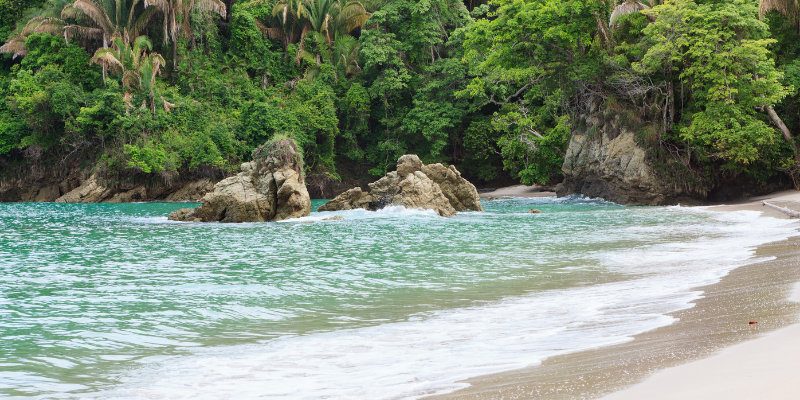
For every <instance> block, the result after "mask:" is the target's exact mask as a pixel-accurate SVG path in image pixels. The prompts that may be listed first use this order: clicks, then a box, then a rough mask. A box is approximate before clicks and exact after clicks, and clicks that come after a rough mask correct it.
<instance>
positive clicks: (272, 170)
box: [169, 139, 311, 222]
mask: <svg viewBox="0 0 800 400" xmlns="http://www.w3.org/2000/svg"><path fill="white" fill-rule="evenodd" d="M302 171H303V160H302V156H301V154H300V152H299V151H298V149H297V145H295V143H294V142H293V141H291V140H288V139H284V140H279V141H273V142H268V143H267V144H265V145H264V146H261V147H259V148H258V149H256V150H254V151H253V161H251V162H249V163H244V164H242V172H240V173H239V174H237V175H235V176H232V177H229V178H226V179H224V180H222V181H220V182H219V183H217V184H216V185H215V186H214V190H213V191H212V192H209V193H208V194H206V195H205V196H203V198H202V199H201V200H200V202H201V203H202V205H201V206H199V207H197V208H195V209H186V208H184V209H180V210H178V211H175V212H173V213H172V214H170V215H169V219H171V220H173V221H196V222H200V221H202V222H265V221H281V220H284V219H289V218H299V217H303V216H306V215H308V214H309V213H310V212H311V199H310V198H309V196H308V190H307V189H306V186H305V181H304V178H303V174H302Z"/></svg>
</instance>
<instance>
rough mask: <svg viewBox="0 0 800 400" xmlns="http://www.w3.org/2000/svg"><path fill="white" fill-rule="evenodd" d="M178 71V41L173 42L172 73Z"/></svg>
mask: <svg viewBox="0 0 800 400" xmlns="http://www.w3.org/2000/svg"><path fill="white" fill-rule="evenodd" d="M177 71H178V41H177V40H173V41H172V73H173V74H174V73H175V72H177Z"/></svg>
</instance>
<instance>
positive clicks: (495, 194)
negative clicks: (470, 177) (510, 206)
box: [480, 185, 556, 199]
mask: <svg viewBox="0 0 800 400" xmlns="http://www.w3.org/2000/svg"><path fill="white" fill-rule="evenodd" d="M555 195H556V192H552V191H549V190H545V189H544V188H542V187H541V186H525V185H516V186H508V187H504V188H499V189H495V190H494V191H491V192H483V193H480V197H481V198H482V199H488V198H501V197H555Z"/></svg>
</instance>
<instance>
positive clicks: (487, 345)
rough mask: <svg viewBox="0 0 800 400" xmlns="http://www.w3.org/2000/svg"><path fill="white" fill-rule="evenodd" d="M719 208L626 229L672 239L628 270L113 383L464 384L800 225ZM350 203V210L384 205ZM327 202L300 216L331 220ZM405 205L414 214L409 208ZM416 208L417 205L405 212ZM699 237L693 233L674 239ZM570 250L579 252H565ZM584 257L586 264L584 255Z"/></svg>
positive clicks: (567, 340)
mask: <svg viewBox="0 0 800 400" xmlns="http://www.w3.org/2000/svg"><path fill="white" fill-rule="evenodd" d="M659 212H667V213H670V212H677V213H680V212H699V213H707V214H708V218H709V220H711V221H717V222H719V223H707V224H694V225H681V226H660V227H656V228H648V227H643V228H639V227H625V228H620V229H619V230H618V231H617V232H615V234H617V235H618V236H619V237H621V238H622V239H624V238H625V237H626V236H627V237H630V238H631V239H633V238H635V237H637V236H639V235H643V234H651V233H653V232H646V231H647V230H649V229H659V230H660V233H663V235H664V238H665V239H664V240H663V241H662V242H659V243H653V244H649V245H646V246H638V247H633V248H625V249H616V250H611V251H607V252H598V253H597V254H594V255H593V257H594V258H595V259H596V260H597V261H598V264H599V266H600V267H602V268H605V269H607V270H608V271H611V272H615V273H618V274H620V275H621V276H623V277H624V278H621V279H620V280H619V281H615V282H606V283H600V284H596V285H588V286H580V287H572V288H563V289H555V290H545V291H541V292H537V293H531V294H527V295H523V296H511V297H507V298H504V299H502V300H500V301H496V302H493V303H489V304H483V305H477V306H473V307H464V308H459V309H451V310H444V311H436V312H427V313H420V314H417V315H413V316H411V317H410V318H408V319H407V320H406V321H402V322H392V323H384V324H379V325H375V326H368V327H362V328H355V329H342V330H337V331H332V332H318V333H309V334H305V335H301V336H284V337H280V338H277V339H274V340H271V341H268V342H266V343H262V344H252V345H238V346H224V347H215V348H205V349H197V350H196V351H195V352H194V353H193V355H191V356H185V357H177V358H171V359H168V360H166V361H164V362H160V363H152V364H146V365H144V366H143V367H142V368H140V369H138V370H134V371H131V372H130V373H127V374H125V375H124V376H123V378H122V380H123V381H124V382H125V383H124V384H122V385H121V386H120V387H118V388H117V389H115V390H113V391H107V392H103V393H98V394H93V395H88V397H97V398H120V399H222V398H227V399H257V398H270V399H321V398H329V399H415V398H419V397H422V396H424V395H427V394H432V393H444V392H449V391H453V390H456V389H458V388H461V387H464V386H466V385H467V384H466V383H463V382H460V381H462V380H464V379H467V378H469V377H474V376H479V375H484V374H489V373H497V372H503V371H509V370H514V369H519V368H523V367H526V366H531V365H537V364H539V363H540V362H541V361H542V360H543V359H545V358H547V357H552V356H554V355H558V354H563V353H569V352H576V351H580V350H582V349H588V348H594V347H599V346H606V345H611V344H615V343H621V342H625V341H629V340H632V337H633V336H634V335H636V334H638V333H641V332H645V331H648V330H652V329H655V328H658V327H661V326H665V325H668V324H670V323H671V322H672V321H673V318H672V317H670V316H669V315H668V313H670V312H673V311H677V310H680V309H684V308H688V307H691V303H690V302H691V301H692V300H695V299H697V298H698V297H699V296H701V295H702V293H701V292H700V291H699V290H697V289H696V288H697V287H699V286H703V285H707V284H710V283H714V282H717V281H718V280H719V279H720V278H721V277H723V276H724V275H726V274H727V273H729V272H730V271H731V270H732V269H734V268H736V267H739V266H742V265H745V264H748V263H753V262H758V261H762V260H764V259H763V258H761V259H759V258H754V248H755V246H757V245H760V244H764V243H768V242H773V241H779V240H783V239H786V238H788V237H791V236H794V235H796V234H797V231H796V225H795V224H794V223H793V222H792V221H789V220H779V219H773V218H762V217H759V216H758V215H759V214H758V213H755V212H746V211H742V212H735V213H724V214H721V213H720V214H716V213H710V212H707V211H702V210H700V211H697V210H694V211H691V210H686V209H680V208H667V209H661V210H660V211H659ZM380 213H381V212H379V213H372V214H367V212H365V211H358V210H357V211H349V212H338V213H335V214H336V215H343V216H345V217H346V218H348V219H360V218H381V217H384V216H396V215H397V214H403V213H410V215H411V216H419V217H431V216H430V215H427V214H424V213H420V212H418V211H414V210H411V211H410V210H401V209H388V210H386V211H383V212H382V214H380ZM333 214H334V213H315V214H312V216H311V217H307V219H301V220H300V221H297V220H296V221H295V222H304V221H321V220H322V219H324V218H327V217H329V216H331V215H333ZM404 215H405V214H404ZM405 216H408V215H405ZM682 236H690V237H693V238H695V239H694V240H691V241H688V242H687V241H680V240H674V238H675V237H682ZM565 256H568V255H565ZM578 267H580V266H578Z"/></svg>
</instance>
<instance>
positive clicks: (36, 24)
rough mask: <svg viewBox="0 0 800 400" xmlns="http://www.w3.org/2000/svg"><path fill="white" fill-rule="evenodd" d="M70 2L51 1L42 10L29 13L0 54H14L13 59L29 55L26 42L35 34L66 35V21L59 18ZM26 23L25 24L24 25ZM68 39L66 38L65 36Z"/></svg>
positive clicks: (0, 48) (64, 0)
mask: <svg viewBox="0 0 800 400" xmlns="http://www.w3.org/2000/svg"><path fill="white" fill-rule="evenodd" d="M67 3H68V0H49V1H48V2H47V3H45V4H44V5H43V6H42V7H41V8H39V9H36V10H33V11H30V12H28V13H27V14H26V15H25V16H24V17H23V19H22V20H21V21H20V22H18V23H17V30H16V31H15V32H14V33H13V34H12V35H11V36H9V38H8V39H7V41H6V43H5V44H4V45H3V46H0V53H4V54H12V55H13V58H17V57H24V56H25V55H26V54H28V48H27V46H25V40H26V39H27V38H28V36H30V35H32V34H34V33H49V34H51V35H54V36H60V35H63V34H64V21H63V20H61V19H60V18H59V17H60V15H61V10H62V9H63V8H64V5H65V4H67ZM23 22H24V23H23ZM65 38H66V36H65Z"/></svg>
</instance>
